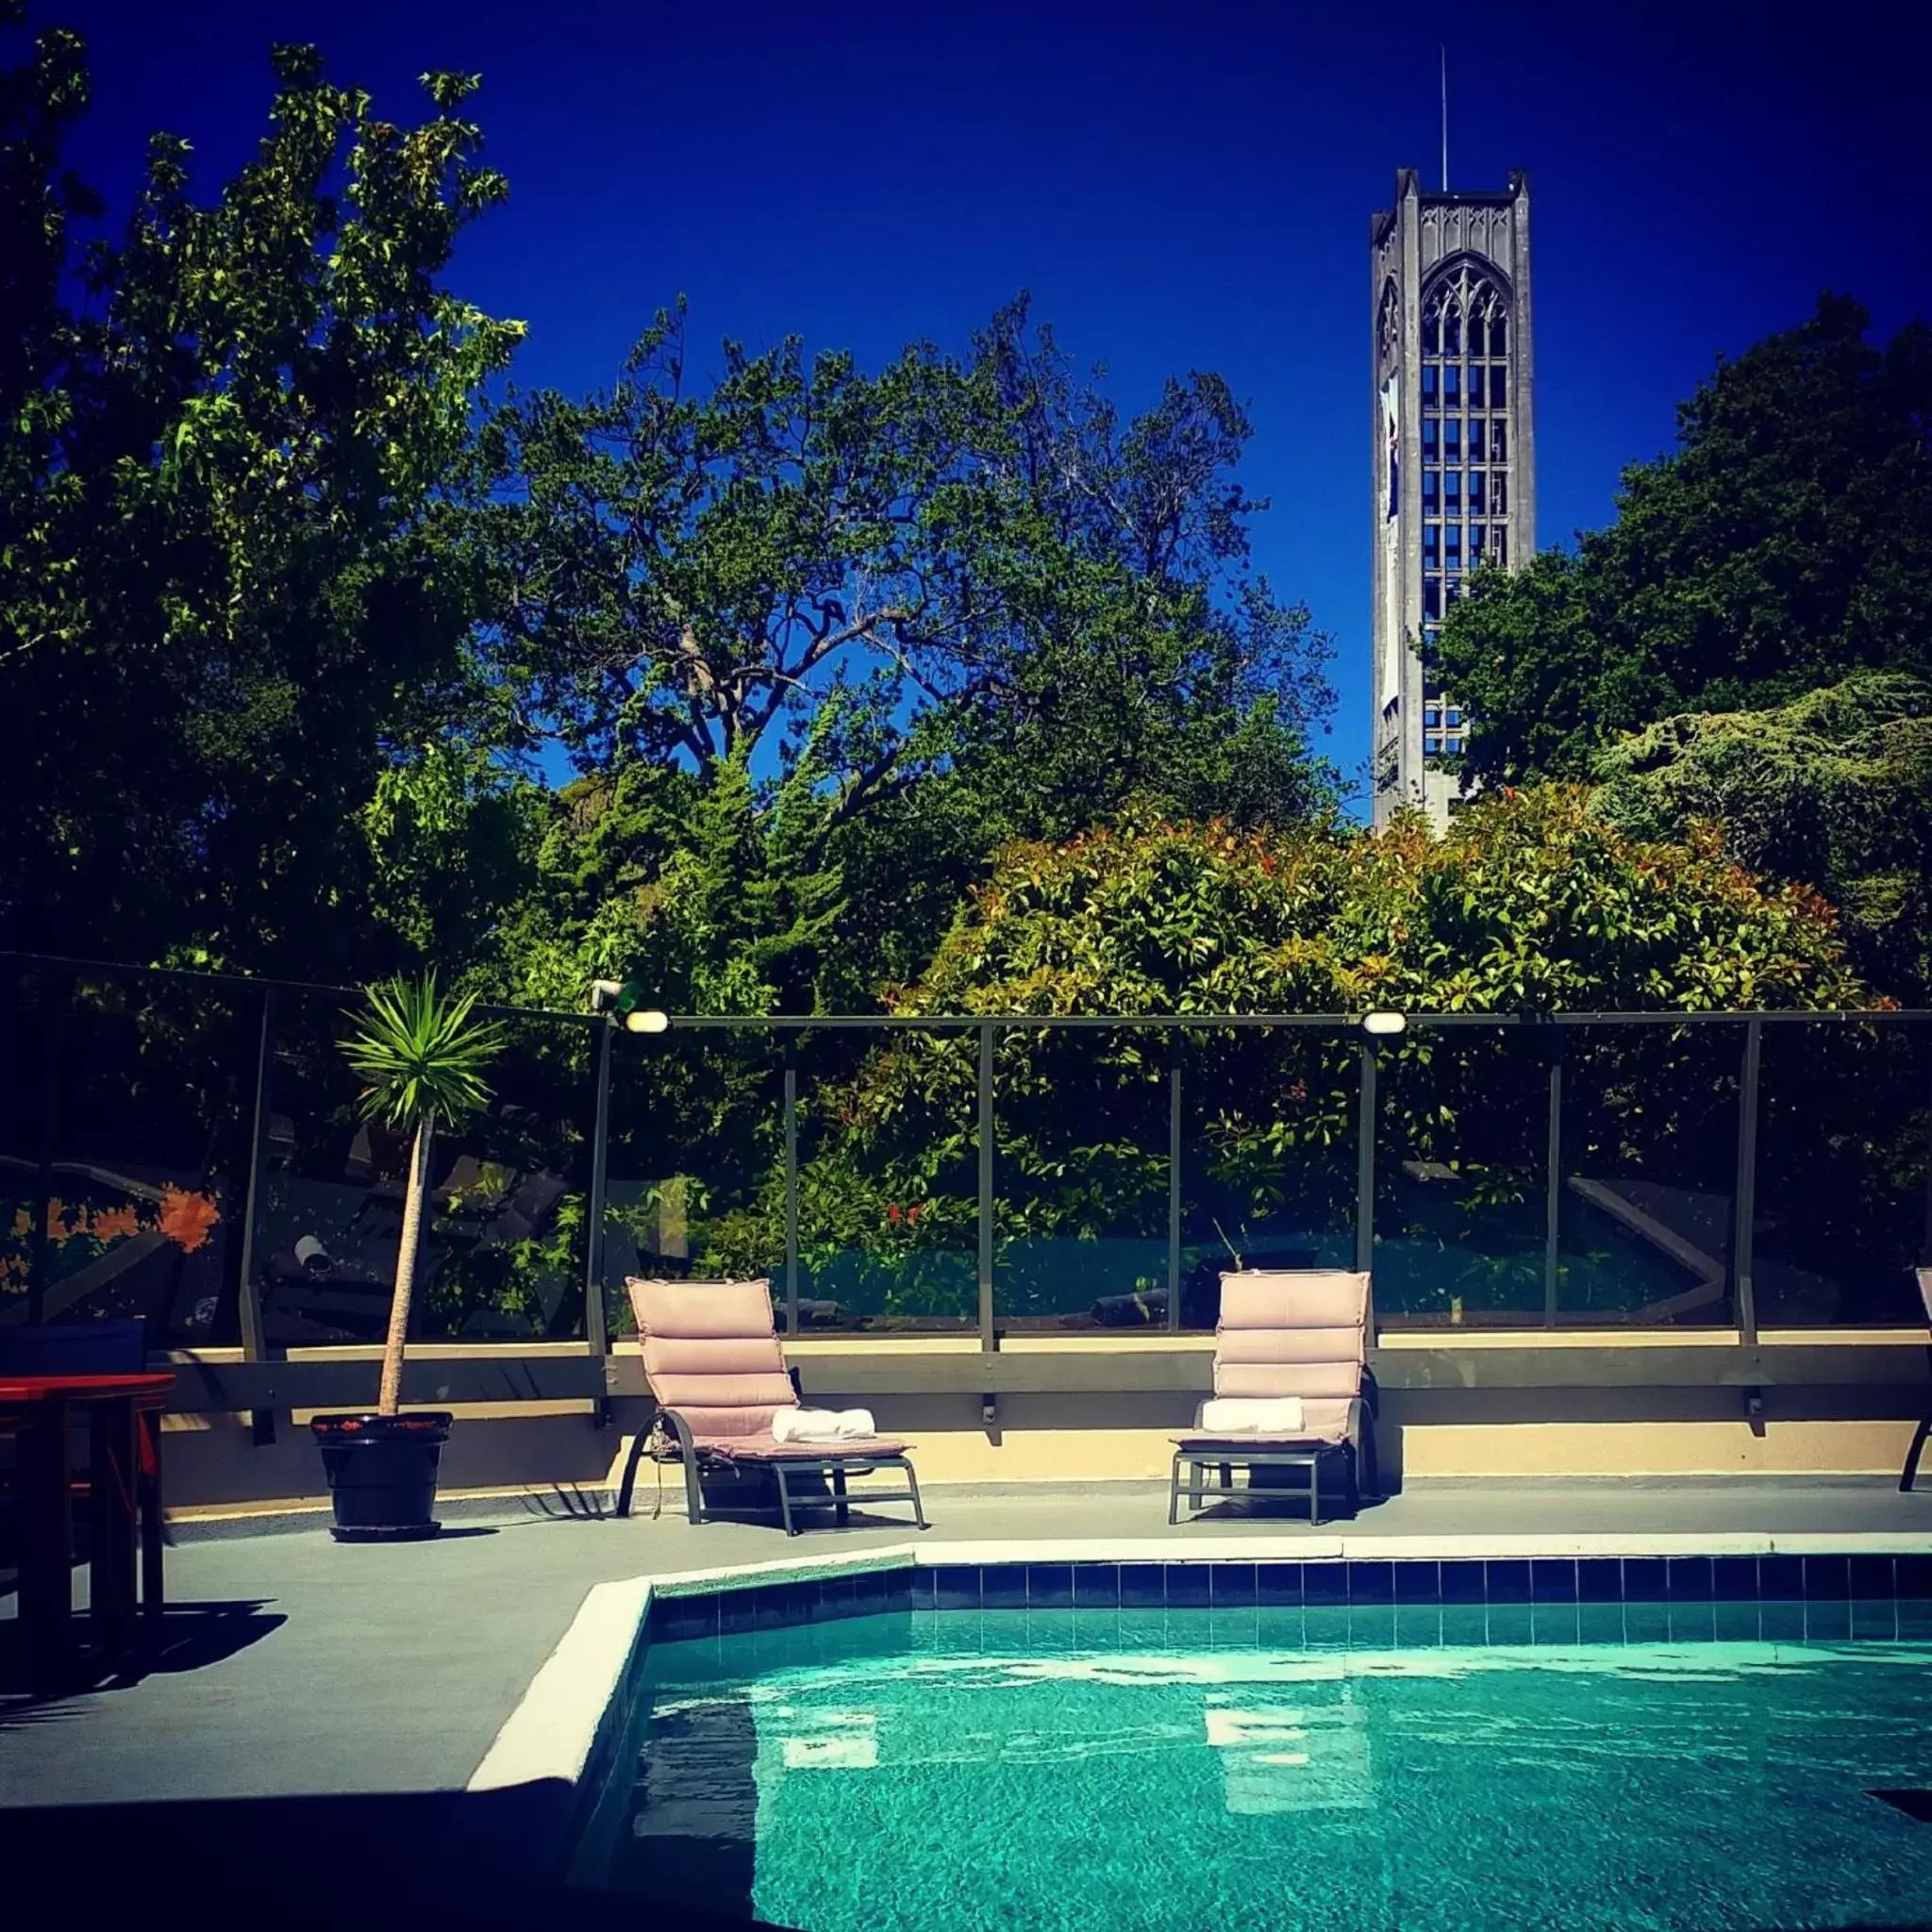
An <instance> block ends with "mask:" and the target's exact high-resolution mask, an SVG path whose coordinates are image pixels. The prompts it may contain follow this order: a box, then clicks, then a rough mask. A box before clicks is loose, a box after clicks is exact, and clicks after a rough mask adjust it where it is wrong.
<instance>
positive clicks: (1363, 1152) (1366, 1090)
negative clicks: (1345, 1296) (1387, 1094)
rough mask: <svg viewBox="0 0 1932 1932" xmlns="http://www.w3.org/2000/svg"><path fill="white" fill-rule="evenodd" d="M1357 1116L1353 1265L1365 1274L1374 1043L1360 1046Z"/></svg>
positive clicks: (1370, 1216)
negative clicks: (1358, 1105)
mask: <svg viewBox="0 0 1932 1932" xmlns="http://www.w3.org/2000/svg"><path fill="white" fill-rule="evenodd" d="M1361 1063H1362V1079H1361V1116H1360V1119H1359V1120H1358V1122H1357V1127H1356V1167H1355V1266H1356V1273H1357V1274H1369V1273H1370V1272H1371V1270H1372V1269H1373V1268H1374V1261H1375V1042H1374V1041H1373V1040H1366V1039H1365V1040H1364V1041H1362V1043H1361Z"/></svg>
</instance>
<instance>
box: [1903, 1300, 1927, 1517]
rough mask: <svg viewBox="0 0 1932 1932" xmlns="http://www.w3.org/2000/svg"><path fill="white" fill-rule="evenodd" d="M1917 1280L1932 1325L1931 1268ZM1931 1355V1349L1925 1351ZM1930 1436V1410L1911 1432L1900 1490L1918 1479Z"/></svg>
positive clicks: (1908, 1486)
mask: <svg viewBox="0 0 1932 1932" xmlns="http://www.w3.org/2000/svg"><path fill="white" fill-rule="evenodd" d="M1917 1273H1918V1280H1919V1300H1920V1301H1921V1302H1922V1303H1923V1304H1924V1309H1925V1324H1926V1326H1927V1327H1932V1268H1921V1269H1919V1270H1918V1271H1917ZM1926 1353H1927V1355H1928V1357H1932V1349H1928V1350H1927V1351H1926ZM1928 1436H1932V1412H1928V1413H1927V1414H1926V1415H1924V1417H1922V1418H1921V1420H1920V1423H1919V1426H1918V1428H1917V1429H1915V1430H1914V1431H1913V1433H1912V1446H1911V1447H1910V1448H1909V1449H1907V1451H1906V1466H1905V1469H1904V1472H1903V1473H1902V1474H1900V1476H1899V1479H1898V1486H1899V1488H1900V1489H1901V1490H1909V1489H1910V1488H1911V1487H1912V1484H1913V1483H1914V1482H1915V1481H1916V1480H1917V1479H1918V1474H1919V1457H1921V1456H1923V1455H1924V1453H1925V1439H1926V1438H1927V1437H1928Z"/></svg>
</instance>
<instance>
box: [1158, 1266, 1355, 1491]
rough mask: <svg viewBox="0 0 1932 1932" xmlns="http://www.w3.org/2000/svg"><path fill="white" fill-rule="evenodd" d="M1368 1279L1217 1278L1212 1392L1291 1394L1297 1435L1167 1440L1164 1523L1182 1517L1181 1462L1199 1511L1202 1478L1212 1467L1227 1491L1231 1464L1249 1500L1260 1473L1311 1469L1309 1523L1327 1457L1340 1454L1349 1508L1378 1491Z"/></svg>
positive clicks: (1282, 1274) (1283, 1274)
mask: <svg viewBox="0 0 1932 1932" xmlns="http://www.w3.org/2000/svg"><path fill="white" fill-rule="evenodd" d="M1368 1334H1369V1277H1368V1276H1367V1275H1366V1274H1342V1273H1341V1272H1339V1271H1337V1272H1332V1273H1330V1272H1324V1271H1319V1270H1308V1271H1307V1272H1303V1271H1299V1270H1279V1271H1276V1272H1273V1273H1267V1274H1263V1273H1259V1272H1254V1273H1249V1274H1224V1275H1223V1276H1222V1277H1221V1320H1220V1322H1219V1323H1218V1324H1216V1325H1215V1330H1214V1392H1215V1394H1216V1395H1218V1396H1238V1397H1242V1398H1253V1399H1262V1400H1265V1399H1269V1398H1273V1397H1277V1396H1286V1395H1296V1396H1299V1397H1300V1398H1301V1404H1302V1429H1301V1432H1300V1433H1299V1434H1298V1435H1295V1436H1264V1435H1247V1434H1241V1435H1224V1436H1211V1435H1206V1434H1203V1433H1201V1432H1200V1430H1201V1423H1200V1417H1199V1415H1198V1414H1197V1416H1196V1418H1195V1431H1196V1432H1195V1433H1194V1434H1193V1435H1191V1436H1177V1437H1176V1438H1175V1439H1174V1441H1175V1449H1174V1474H1173V1479H1172V1481H1171V1482H1170V1484H1169V1486H1168V1493H1167V1520H1168V1521H1169V1522H1170V1523H1176V1522H1178V1521H1179V1520H1180V1498H1181V1469H1182V1466H1183V1465H1186V1466H1187V1468H1188V1470H1189V1472H1190V1474H1189V1479H1188V1501H1189V1505H1190V1507H1191V1508H1194V1509H1198V1508H1200V1507H1201V1494H1202V1490H1203V1488H1204V1483H1203V1477H1202V1472H1203V1471H1204V1470H1205V1469H1206V1468H1207V1467H1208V1465H1209V1464H1217V1465H1219V1468H1220V1473H1221V1488H1220V1491H1217V1492H1214V1493H1216V1494H1218V1495H1219V1496H1222V1497H1224V1496H1226V1495H1230V1494H1232V1493H1233V1492H1234V1468H1235V1465H1236V1464H1238V1463H1239V1464H1241V1465H1243V1466H1244V1467H1245V1468H1246V1469H1247V1471H1248V1488H1247V1490H1246V1491H1244V1492H1243V1493H1245V1494H1248V1495H1255V1494H1257V1493H1259V1494H1264V1495H1272V1494H1279V1493H1280V1492H1279V1491H1272V1490H1264V1491H1259V1492H1257V1491H1256V1490H1255V1486H1254V1472H1255V1471H1256V1470H1257V1469H1293V1468H1301V1469H1306V1470H1307V1472H1308V1521H1309V1522H1310V1523H1319V1522H1320V1521H1321V1520H1322V1515H1321V1489H1320V1469H1321V1460H1322V1457H1324V1455H1331V1454H1333V1455H1342V1456H1345V1457H1347V1467H1348V1490H1349V1495H1350V1498H1351V1503H1352V1505H1358V1504H1359V1502H1360V1500H1361V1498H1362V1496H1363V1495H1364V1494H1370V1495H1373V1494H1374V1490H1375V1436H1374V1420H1373V1416H1374V1407H1375V1384H1374V1377H1373V1376H1372V1375H1371V1374H1369V1368H1368Z"/></svg>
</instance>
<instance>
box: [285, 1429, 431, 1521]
mask: <svg viewBox="0 0 1932 1932" xmlns="http://www.w3.org/2000/svg"><path fill="white" fill-rule="evenodd" d="M455 1420H456V1418H455V1417H454V1416H453V1415H450V1414H449V1413H447V1412H446V1411H444V1412H442V1413H439V1414H430V1415H368V1414H363V1415H319V1416H317V1417H316V1418H315V1420H314V1421H313V1422H311V1423H310V1424H308V1426H309V1427H310V1428H311V1429H312V1430H313V1431H314V1432H315V1441H316V1444H317V1446H318V1447H319V1448H320V1449H321V1451H322V1466H323V1469H324V1471H325V1474H327V1476H328V1487H329V1495H330V1499H331V1500H332V1501H333V1502H334V1504H335V1509H336V1521H335V1531H334V1534H335V1539H336V1541H338V1542H343V1543H370V1542H385V1543H392V1542H412V1541H422V1540H423V1539H424V1538H425V1537H432V1536H435V1535H436V1534H437V1533H438V1532H439V1531H440V1530H441V1528H442V1524H440V1523H438V1522H437V1521H436V1518H435V1514H434V1511H435V1508H436V1466H437V1464H438V1462H439V1461H441V1457H442V1445H443V1444H444V1443H445V1442H446V1441H449V1429H450V1424H451V1423H453V1422H454V1421H455Z"/></svg>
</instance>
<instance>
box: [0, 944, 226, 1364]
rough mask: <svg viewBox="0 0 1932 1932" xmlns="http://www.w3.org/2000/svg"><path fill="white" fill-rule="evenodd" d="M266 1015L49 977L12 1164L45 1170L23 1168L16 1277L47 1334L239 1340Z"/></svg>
mask: <svg viewBox="0 0 1932 1932" xmlns="http://www.w3.org/2000/svg"><path fill="white" fill-rule="evenodd" d="M253 1004H254V1000H253V997H252V996H251V995H249V994H247V993H245V992H241V993H235V994H230V993H228V992H226V991H223V990H221V989H216V988H211V987H208V986H207V985H202V984H196V983H195V982H192V981H181V980H162V979H135V978H130V979H125V980H124V979H117V978H109V977H106V976H102V975H98V974H87V975H84V976H82V977H79V978H77V979H73V978H68V977H66V976H64V975H48V976H45V977H42V978H40V979H39V980H38V983H37V985H35V986H34V988H33V989H32V993H31V1003H30V1004H28V1005H26V1006H25V1007H24V1008H22V1009H21V1010H20V1012H19V1014H18V1020H17V1024H18V1027H19V1039H18V1041H17V1045H18V1047H19V1048H20V1049H21V1058H22V1061H23V1062H24V1063H29V1064H31V1066H32V1068H33V1072H32V1074H30V1075H29V1077H28V1079H27V1081H26V1082H25V1087H26V1095H25V1098H26V1101H27V1108H26V1111H27V1113H28V1115H29V1118H27V1119H25V1120H23V1121H22V1123H21V1128H20V1129H18V1130H15V1131H14V1132H12V1133H9V1135H8V1141H9V1143H10V1144H9V1145H8V1149H7V1152H8V1154H9V1156H11V1157H12V1160H13V1161H21V1160H23V1159H25V1160H26V1161H27V1162H29V1163H30V1164H29V1165H28V1166H26V1167H25V1168H23V1167H21V1166H15V1165H12V1164H11V1163H9V1169H8V1172H9V1174H11V1175H12V1176H14V1182H13V1183H11V1184H10V1185H9V1194H12V1193H14V1192H16V1191H17V1192H18V1193H19V1195H20V1197H21V1198H20V1199H19V1200H18V1201H16V1202H14V1203H13V1204H12V1205H13V1209H14V1211H13V1214H12V1216H11V1217H10V1221H9V1226H10V1228H11V1233H12V1240H11V1242H10V1244H9V1251H8V1255H7V1257H6V1270H7V1277H8V1284H9V1286H13V1285H15V1284H18V1285H19V1286H21V1287H23V1288H24V1287H25V1286H26V1285H27V1283H28V1280H29V1278H30V1277H29V1274H28V1271H29V1270H31V1269H32V1268H34V1267H35V1266H38V1267H39V1269H40V1271H41V1278H40V1281H39V1287H40V1290H41V1310H40V1312H41V1318H42V1320H43V1321H48V1322H78V1321H94V1320H108V1319H113V1318H117V1317H123V1318H125V1317H126V1316H130V1315H139V1316H141V1317H142V1319H143V1320H144V1321H145V1323H146V1324H147V1335H148V1341H149V1344H150V1345H151V1346H157V1347H158V1346H164V1345H166V1344H168V1343H170V1342H201V1343H215V1342H233V1341H236V1340H238V1339H239V1332H240V1321H239V1316H238V1309H237V1293H236V1289H237V1280H236V1269H237V1266H238V1263H239V1241H240V1233H239V1229H238V1227H237V1220H238V1210H239V1207H240V1204H241V1202H242V1195H243V1191H244V1188H245V1184H246V1174H247V1163H248V1122H249V1118H250V1113H251V1108H252V1104H253V1097H254V1078H253V1074H254V1064H255V1052H256V1031H255V1027H254V1025H253V1024H251V1014H250V1012H249V1010H248V1009H249V1008H250V1007H251V1006H252V1005H253ZM49 1055H51V1057H52V1062H53V1072H54V1084H53V1091H52V1094H51V1096H50V1095H49V1094H48V1091H47V1086H46V1079H45V1073H46V1065H47V1062H46V1057H47V1056H49ZM50 1098H51V1105H49V1104H48V1103H49V1100H50ZM35 1113H38V1115H39V1117H40V1118H39V1120H38V1121H35V1120H33V1119H31V1117H30V1116H31V1115H32V1114H35ZM49 1135H51V1138H49ZM34 1141H39V1142H41V1145H40V1147H39V1148H33V1145H32V1143H33V1142H34ZM16 1150H18V1151H16ZM29 1150H31V1151H29ZM42 1154H45V1155H47V1156H50V1157H51V1169H50V1170H49V1171H48V1173H47V1186H46V1192H45V1194H44V1196H43V1195H42V1191H41V1168H40V1156H41V1155H42ZM23 1206H24V1207H25V1210H26V1211H25V1215H24V1216H23V1214H22V1213H21V1208H22V1207H23ZM37 1234H38V1235H39V1237H40V1239H38V1240H37V1239H36V1236H37ZM23 1264H24V1265H23ZM12 1299H13V1298H12V1297H11V1296H9V1300H12ZM18 1306H19V1314H20V1316H22V1317H24V1316H25V1314H26V1313H27V1307H26V1304H25V1301H22V1302H20V1303H19V1304H18Z"/></svg>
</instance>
